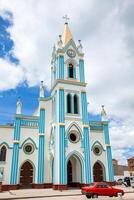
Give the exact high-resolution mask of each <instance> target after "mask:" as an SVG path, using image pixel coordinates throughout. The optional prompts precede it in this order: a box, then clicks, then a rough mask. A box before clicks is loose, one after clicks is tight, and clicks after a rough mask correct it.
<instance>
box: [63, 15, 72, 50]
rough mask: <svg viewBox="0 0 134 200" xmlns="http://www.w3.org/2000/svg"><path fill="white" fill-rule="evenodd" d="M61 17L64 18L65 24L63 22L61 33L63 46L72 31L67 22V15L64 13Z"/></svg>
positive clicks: (68, 39) (69, 38)
mask: <svg viewBox="0 0 134 200" xmlns="http://www.w3.org/2000/svg"><path fill="white" fill-rule="evenodd" d="M63 18H64V19H65V24H64V30H63V34H62V42H63V46H66V44H67V43H68V42H69V41H70V40H71V39H72V38H73V37H72V33H71V31H70V29H69V26H68V22H67V20H69V18H68V17H67V15H65V16H64V17H63Z"/></svg>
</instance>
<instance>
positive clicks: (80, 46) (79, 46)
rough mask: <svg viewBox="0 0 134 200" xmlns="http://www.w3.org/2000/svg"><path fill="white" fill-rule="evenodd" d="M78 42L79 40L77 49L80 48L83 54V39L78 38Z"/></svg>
mask: <svg viewBox="0 0 134 200" xmlns="http://www.w3.org/2000/svg"><path fill="white" fill-rule="evenodd" d="M78 42H79V44H78V46H77V49H78V51H79V53H80V54H83V46H82V44H81V40H78Z"/></svg>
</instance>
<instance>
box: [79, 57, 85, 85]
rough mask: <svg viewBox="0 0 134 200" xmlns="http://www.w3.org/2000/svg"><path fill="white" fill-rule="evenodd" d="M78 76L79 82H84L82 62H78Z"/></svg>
mask: <svg viewBox="0 0 134 200" xmlns="http://www.w3.org/2000/svg"><path fill="white" fill-rule="evenodd" d="M79 74H80V82H85V74H84V60H79Z"/></svg>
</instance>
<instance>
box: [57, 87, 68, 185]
mask: <svg viewBox="0 0 134 200" xmlns="http://www.w3.org/2000/svg"><path fill="white" fill-rule="evenodd" d="M64 104H65V103H64V89H59V119H58V122H59V170H60V174H59V175H60V177H59V182H60V184H67V182H66V180H67V178H66V163H65V124H64V123H65V110H64V108H65V105H64Z"/></svg>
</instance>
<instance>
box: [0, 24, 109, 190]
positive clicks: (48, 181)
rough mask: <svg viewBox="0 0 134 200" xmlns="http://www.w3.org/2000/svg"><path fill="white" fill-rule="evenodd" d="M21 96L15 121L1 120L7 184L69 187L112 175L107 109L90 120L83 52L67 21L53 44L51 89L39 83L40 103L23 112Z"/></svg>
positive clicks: (1, 163) (2, 175)
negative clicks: (47, 92) (48, 91)
mask: <svg viewBox="0 0 134 200" xmlns="http://www.w3.org/2000/svg"><path fill="white" fill-rule="evenodd" d="M21 108H22V102H21V99H18V102H17V109H16V114H15V121H14V124H13V125H1V126H0V179H1V180H2V185H3V186H2V188H3V190H8V189H16V188H28V187H33V188H49V187H52V188H53V189H59V190H61V189H67V188H68V187H80V186H82V185H87V184H89V183H92V182H93V181H110V182H112V181H113V169H112V154H111V145H110V139H109V127H108V120H107V116H106V112H105V110H104V107H102V111H101V116H102V120H101V121H99V122H98V121H89V119H88V111H87V94H86V83H85V74H84V53H83V48H82V44H81V42H80V41H79V43H78V45H76V44H75V42H74V40H73V37H72V34H71V31H70V29H69V26H68V23H65V25H64V31H63V34H62V36H59V40H58V42H57V44H56V45H55V46H54V47H53V51H52V60H51V95H50V97H48V98H45V97H44V86H43V82H41V85H40V95H39V106H38V108H37V109H36V110H35V111H34V113H33V115H31V116H27V115H24V114H22V111H21Z"/></svg>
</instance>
